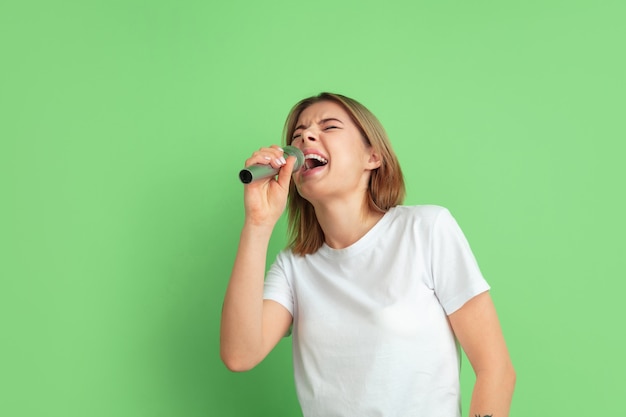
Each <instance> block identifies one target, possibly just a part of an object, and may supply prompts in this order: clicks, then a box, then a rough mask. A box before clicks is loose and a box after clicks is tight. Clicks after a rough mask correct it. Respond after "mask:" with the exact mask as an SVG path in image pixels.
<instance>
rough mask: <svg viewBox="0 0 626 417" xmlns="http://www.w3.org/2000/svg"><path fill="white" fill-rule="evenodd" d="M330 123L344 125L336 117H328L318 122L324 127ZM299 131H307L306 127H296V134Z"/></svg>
mask: <svg viewBox="0 0 626 417" xmlns="http://www.w3.org/2000/svg"><path fill="white" fill-rule="evenodd" d="M328 122H339V123H341V124H343V122H342V121H341V120H339V119H337V118H336V117H327V118H326V119H322V120H320V121H319V122H318V124H320V125H323V124H324V123H328ZM298 129H306V126H305V125H298V126H296V128H295V129H294V130H293V131H294V132H295V131H296V130H298Z"/></svg>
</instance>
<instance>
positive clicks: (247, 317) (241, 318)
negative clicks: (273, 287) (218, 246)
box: [220, 225, 271, 369]
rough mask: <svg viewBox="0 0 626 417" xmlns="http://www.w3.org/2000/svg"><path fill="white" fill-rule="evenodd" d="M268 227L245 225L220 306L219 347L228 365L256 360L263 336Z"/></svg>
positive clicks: (235, 365) (239, 364)
mask: <svg viewBox="0 0 626 417" xmlns="http://www.w3.org/2000/svg"><path fill="white" fill-rule="evenodd" d="M270 236H271V228H268V227H264V226H252V225H245V226H244V228H243V230H242V232H241V239H240V241H239V248H238V250H237V256H236V258H235V263H234V265H233V270H232V274H231V277H230V281H229V283H228V287H227V290H226V295H225V297H224V305H223V309H222V323H221V334H220V350H221V355H222V360H223V361H224V362H225V363H226V364H227V366H229V368H235V369H237V368H241V367H243V368H248V367H249V366H248V365H246V364H247V363H250V362H255V361H256V356H257V355H258V354H259V351H260V349H261V346H262V337H263V336H262V335H263V280H264V274H265V265H266V264H265V261H266V255H267V247H268V243H269V239H270Z"/></svg>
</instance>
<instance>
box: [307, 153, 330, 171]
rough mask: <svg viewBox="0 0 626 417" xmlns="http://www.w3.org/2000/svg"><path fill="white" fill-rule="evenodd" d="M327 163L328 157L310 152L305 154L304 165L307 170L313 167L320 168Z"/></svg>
mask: <svg viewBox="0 0 626 417" xmlns="http://www.w3.org/2000/svg"><path fill="white" fill-rule="evenodd" d="M326 164H328V159H326V158H324V157H322V156H320V155H316V154H314V153H310V154H308V155H305V156H304V167H305V169H307V170H309V169H313V168H319V167H322V166H324V165H326Z"/></svg>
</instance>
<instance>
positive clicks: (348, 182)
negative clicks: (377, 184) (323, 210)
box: [291, 101, 380, 205]
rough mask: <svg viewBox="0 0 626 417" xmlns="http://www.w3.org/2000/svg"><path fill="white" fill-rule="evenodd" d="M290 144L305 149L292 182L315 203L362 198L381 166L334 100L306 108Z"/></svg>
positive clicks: (346, 113) (303, 194) (348, 117)
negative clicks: (373, 175) (370, 179)
mask: <svg viewBox="0 0 626 417" xmlns="http://www.w3.org/2000/svg"><path fill="white" fill-rule="evenodd" d="M291 145H292V146H295V147H297V148H299V149H300V150H302V152H303V153H304V156H305V161H304V166H303V167H302V168H301V169H300V170H299V171H297V172H296V173H294V175H293V180H294V182H295V185H296V188H297V189H298V192H299V193H300V195H301V196H302V197H304V198H306V199H307V200H309V201H310V202H311V203H312V204H314V205H315V202H316V201H324V200H326V199H329V198H342V199H345V198H350V197H351V196H355V197H357V198H361V199H362V198H363V193H365V192H367V186H368V181H369V175H370V171H371V170H372V169H375V168H377V167H378V166H380V161H379V160H378V156H377V155H375V154H374V152H373V150H372V148H371V147H370V146H369V145H368V144H367V143H366V141H365V139H364V138H363V135H362V134H361V132H360V131H359V129H358V128H357V127H356V125H355V124H354V123H353V122H352V118H351V117H350V115H349V114H348V112H347V111H346V110H344V108H343V107H342V106H341V105H339V104H337V103H335V102H332V101H321V102H317V103H315V104H312V105H311V106H309V107H307V108H306V109H305V110H304V111H302V113H301V114H300V117H299V118H298V121H297V123H296V129H295V131H294V132H293V135H292V141H291Z"/></svg>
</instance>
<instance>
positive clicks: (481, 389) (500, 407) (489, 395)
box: [469, 365, 515, 417]
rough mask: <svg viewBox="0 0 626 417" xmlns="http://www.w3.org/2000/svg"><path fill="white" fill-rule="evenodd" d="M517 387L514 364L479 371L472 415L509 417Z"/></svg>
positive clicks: (473, 396)
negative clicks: (497, 368)
mask: <svg viewBox="0 0 626 417" xmlns="http://www.w3.org/2000/svg"><path fill="white" fill-rule="evenodd" d="M514 388H515V371H514V370H513V367H512V366H510V365H509V366H506V367H503V369H500V370H491V371H483V372H478V373H477V374H476V384H475V385H474V391H473V393H472V402H471V405H470V410H469V416H470V417H508V415H509V409H510V407H511V400H512V398H513V390H514Z"/></svg>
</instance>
